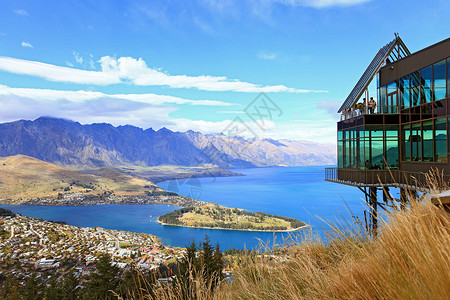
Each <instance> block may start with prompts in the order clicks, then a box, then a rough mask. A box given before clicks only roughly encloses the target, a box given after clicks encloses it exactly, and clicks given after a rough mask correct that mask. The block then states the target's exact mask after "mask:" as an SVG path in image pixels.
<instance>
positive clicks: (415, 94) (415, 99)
mask: <svg viewBox="0 0 450 300" xmlns="http://www.w3.org/2000/svg"><path fill="white" fill-rule="evenodd" d="M410 76H411V77H410V80H411V89H410V92H411V106H417V105H419V104H420V97H419V95H420V93H419V90H420V80H419V78H420V74H419V72H414V73H412V74H411V75H410Z"/></svg>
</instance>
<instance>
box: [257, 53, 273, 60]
mask: <svg viewBox="0 0 450 300" xmlns="http://www.w3.org/2000/svg"><path fill="white" fill-rule="evenodd" d="M257 56H258V58H260V59H263V60H274V59H276V58H277V55H276V53H272V52H259V53H258V55H257Z"/></svg>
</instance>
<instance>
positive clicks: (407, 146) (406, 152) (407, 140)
mask: <svg viewBox="0 0 450 300" xmlns="http://www.w3.org/2000/svg"><path fill="white" fill-rule="evenodd" d="M402 131H403V152H402V153H403V155H402V159H403V160H404V161H410V160H411V127H410V126H409V124H407V125H403V127H402Z"/></svg>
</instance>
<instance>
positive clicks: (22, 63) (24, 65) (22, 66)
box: [0, 56, 120, 85]
mask: <svg viewBox="0 0 450 300" xmlns="http://www.w3.org/2000/svg"><path fill="white" fill-rule="evenodd" d="M0 70H3V71H6V72H10V73H15V74H23V75H30V76H36V77H40V78H44V79H46V80H50V81H57V82H70V83H80V84H95V85H108V84H115V83H120V78H119V77H117V76H116V75H114V74H111V73H105V72H97V71H85V70H79V69H74V68H67V67H61V66H55V65H51V64H46V63H41V62H37V61H29V60H23V59H16V58H11V57H4V56H0Z"/></svg>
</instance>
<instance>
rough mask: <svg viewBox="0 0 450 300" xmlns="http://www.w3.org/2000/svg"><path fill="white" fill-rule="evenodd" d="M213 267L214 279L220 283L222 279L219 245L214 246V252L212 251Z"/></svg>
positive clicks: (221, 256) (221, 260)
mask: <svg viewBox="0 0 450 300" xmlns="http://www.w3.org/2000/svg"><path fill="white" fill-rule="evenodd" d="M213 265H214V273H215V275H216V279H217V281H221V280H222V279H223V274H222V271H223V255H222V252H221V251H220V245H219V243H217V244H216V250H214V257H213Z"/></svg>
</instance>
